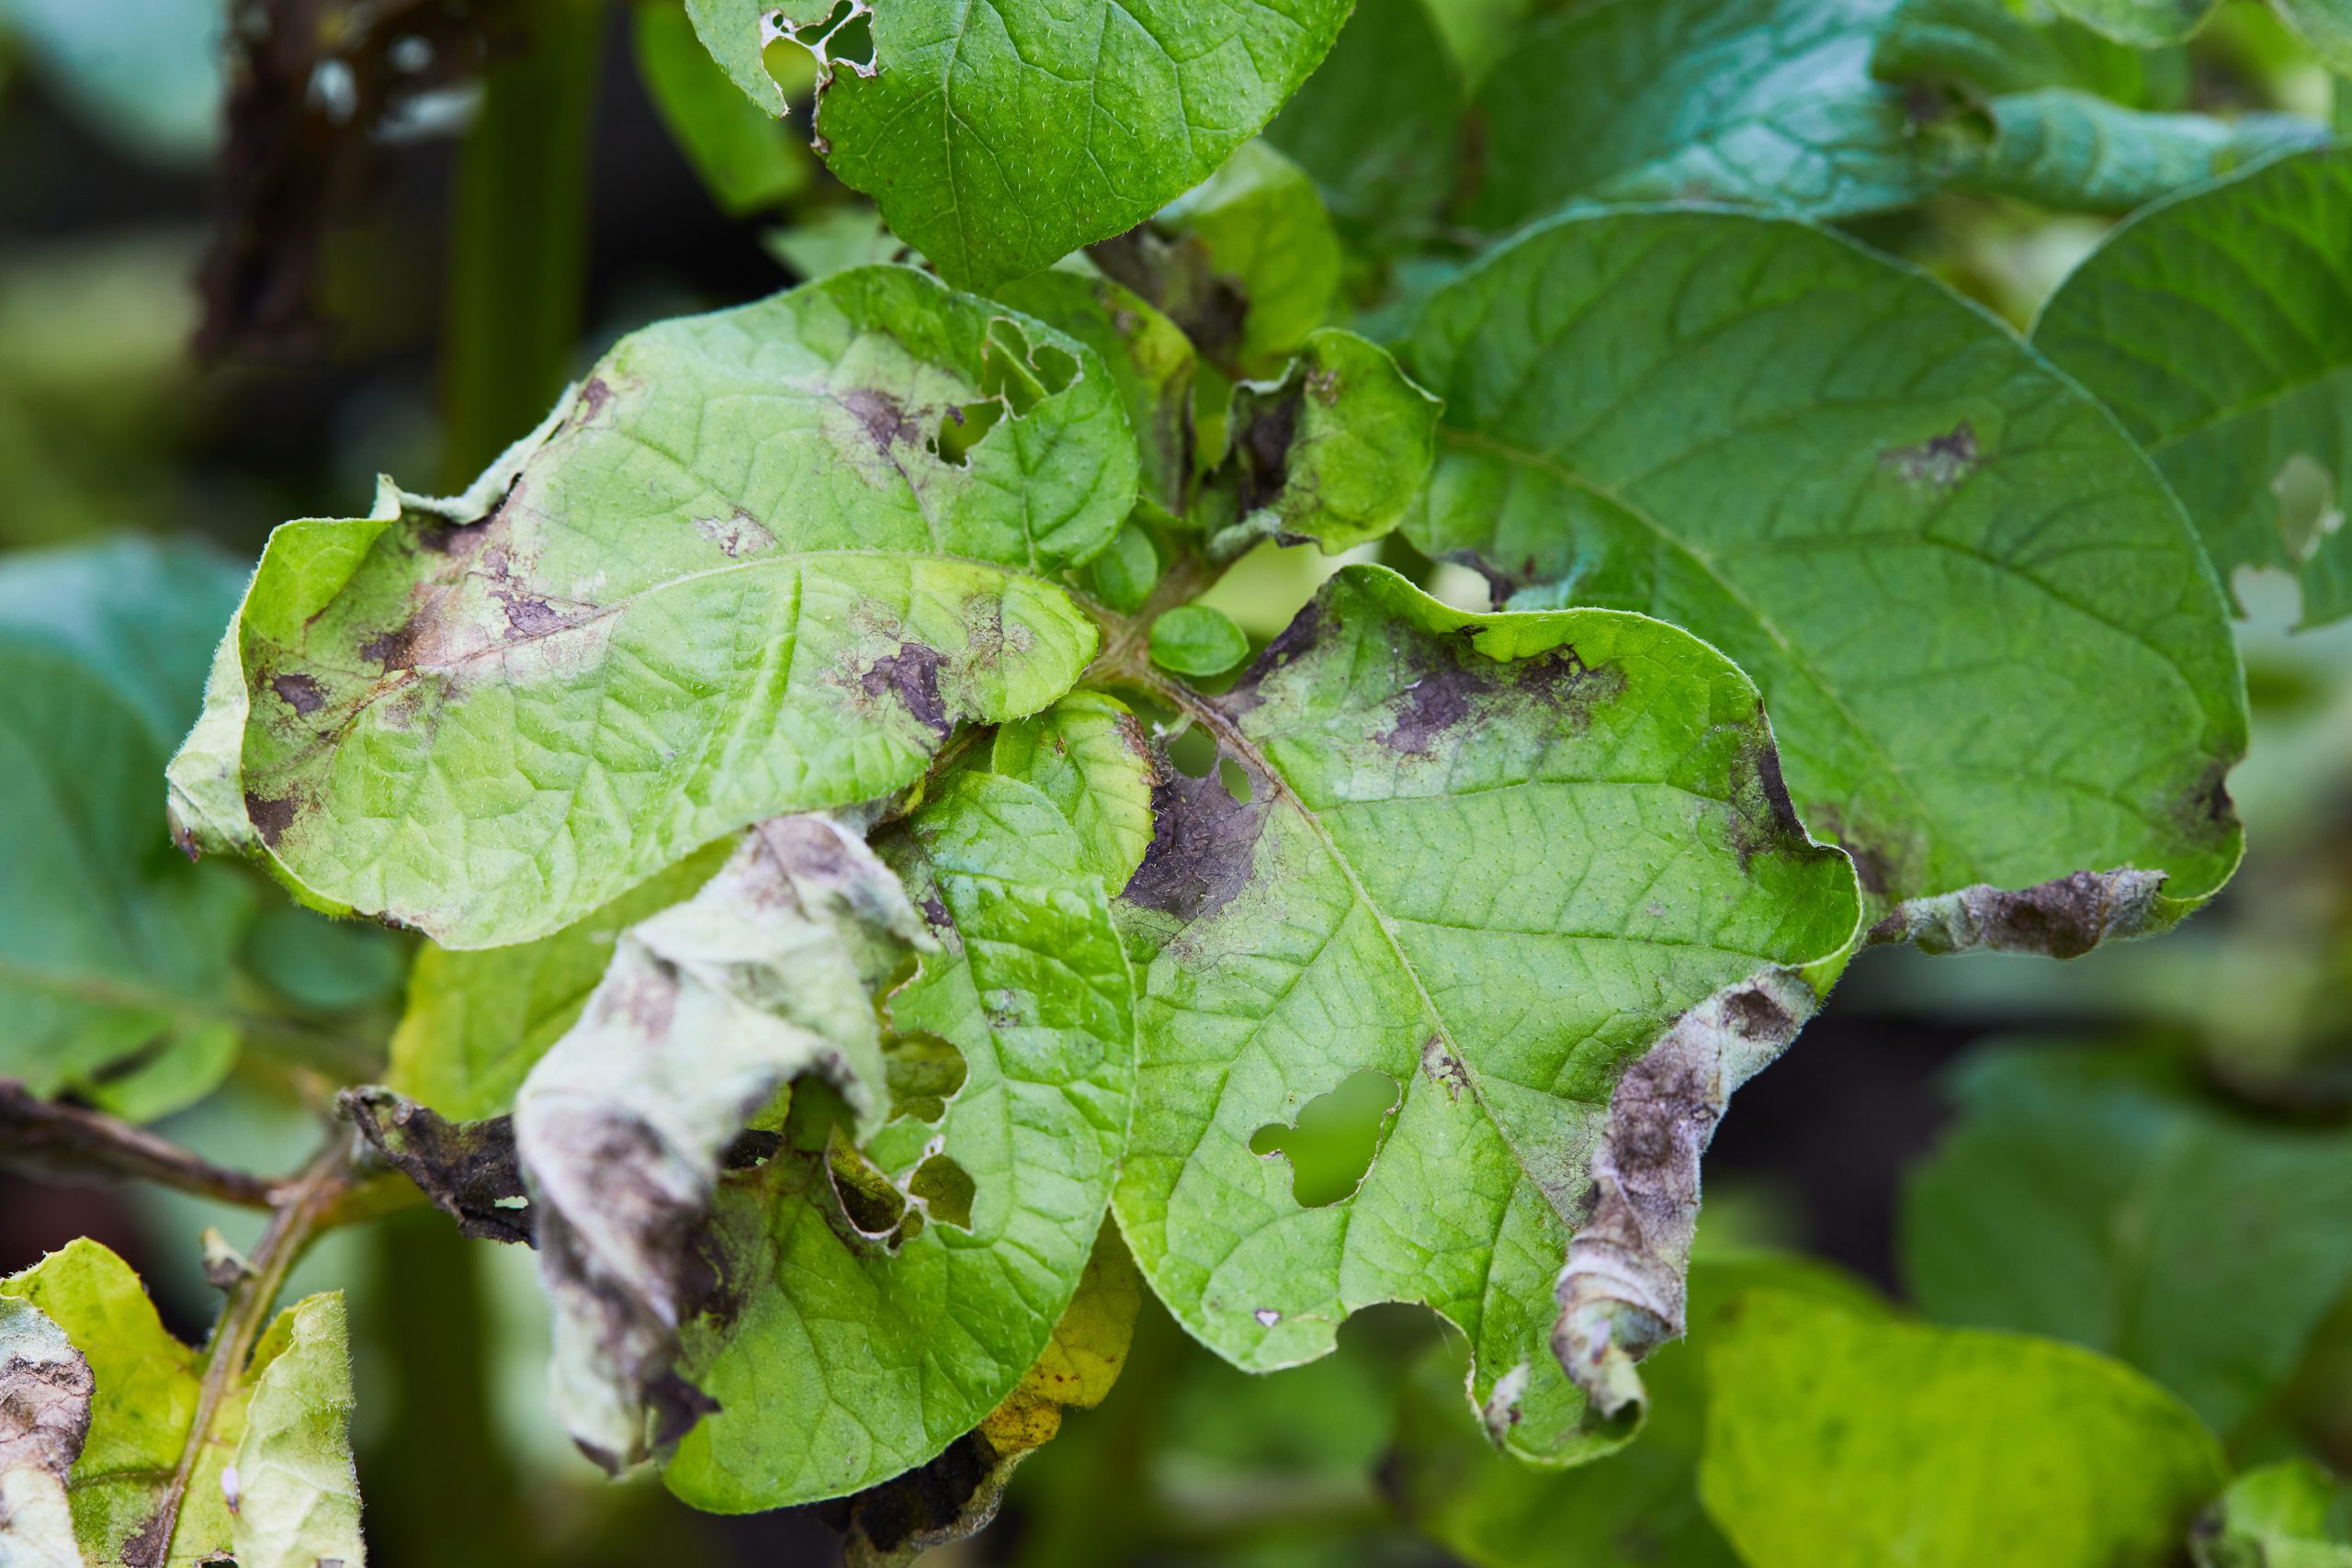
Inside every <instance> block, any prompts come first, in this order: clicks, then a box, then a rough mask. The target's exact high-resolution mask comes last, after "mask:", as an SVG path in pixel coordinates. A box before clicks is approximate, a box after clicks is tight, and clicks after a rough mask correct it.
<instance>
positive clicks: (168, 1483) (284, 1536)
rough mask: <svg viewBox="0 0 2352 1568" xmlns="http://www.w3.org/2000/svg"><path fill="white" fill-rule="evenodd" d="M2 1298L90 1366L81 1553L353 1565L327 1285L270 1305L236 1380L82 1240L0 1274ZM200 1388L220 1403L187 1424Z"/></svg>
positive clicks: (173, 1564) (352, 1499)
mask: <svg viewBox="0 0 2352 1568" xmlns="http://www.w3.org/2000/svg"><path fill="white" fill-rule="evenodd" d="M9 1301H14V1302H19V1303H28V1304H29V1305H31V1306H32V1307H34V1308H37V1309H39V1311H40V1314H42V1315H43V1316H45V1317H46V1318H47V1319H48V1320H49V1321H50V1322H51V1323H52V1324H54V1325H56V1326H57V1327H58V1328H60V1329H62V1330H63V1331H64V1334H65V1336H66V1337H68V1338H69V1339H70V1340H71V1341H72V1348H73V1350H74V1352H76V1353H78V1355H79V1357H80V1359H82V1361H83V1362H84V1363H85V1365H86V1368H87V1374H88V1383H87V1385H86V1387H87V1394H86V1397H87V1399H88V1405H87V1410H86V1423H87V1424H86V1430H85V1435H84V1436H83V1438H82V1439H81V1441H80V1444H79V1451H78V1454H76V1455H74V1457H73V1459H72V1471H71V1472H70V1475H69V1477H68V1480H67V1483H66V1484H67V1493H68V1498H69V1502H70V1506H71V1508H72V1513H73V1521H74V1539H75V1540H77V1541H78V1542H79V1544H80V1547H81V1559H80V1560H85V1561H87V1562H93V1563H118V1562H119V1563H122V1564H125V1565H127V1568H165V1565H166V1564H168V1565H169V1568H195V1565H196V1564H198V1563H204V1562H215V1561H222V1560H227V1559H229V1558H232V1557H233V1558H234V1559H235V1561H236V1562H237V1563H238V1564H239V1568H314V1565H315V1564H317V1563H319V1562H335V1561H338V1560H339V1561H341V1562H344V1563H345V1564H346V1565H347V1568H364V1565H365V1563H366V1562H367V1550H366V1548H365V1546H364V1545H363V1544H362V1542H361V1540H360V1534H359V1495H358V1490H357V1483H356V1478H355V1472H354V1471H353V1468H352V1462H351V1446H350V1439H349V1436H348V1431H347V1428H348V1424H349V1417H350V1412H351V1404H352V1395H351V1371H350V1361H349V1352H348V1350H347V1348H346V1340H345V1328H344V1308H343V1298H342V1295H341V1293H340V1292H326V1293H322V1294H320V1295H313V1296H308V1297H305V1298H304V1299H303V1300H301V1301H300V1302H297V1303H294V1304H293V1305H292V1306H289V1307H288V1308H287V1309H286V1310H285V1311H283V1312H281V1313H279V1314H278V1315H277V1319H276V1321H275V1322H273V1323H272V1324H271V1325H270V1326H269V1327H268V1328H267V1329H266V1330H265V1331H264V1332H263V1334H262V1336H261V1338H260V1340H259V1342H258V1343H257V1344H256V1345H255V1347H254V1353H253V1356H252V1359H250V1360H249V1361H248V1362H247V1363H246V1365H245V1367H244V1368H243V1369H242V1370H241V1371H239V1372H237V1373H235V1374H228V1373H224V1372H222V1371H220V1369H217V1368H210V1367H208V1366H207V1364H206V1360H205V1358H204V1357H203V1356H202V1355H200V1354H199V1353H198V1352H197V1351H194V1350H191V1349H189V1348H187V1347H186V1346H184V1345H182V1344H181V1343H180V1342H179V1341H178V1340H176V1339H175V1338H173V1337H171V1335H170V1334H168V1333H166V1332H165V1331H164V1325H163V1323H162V1322H161V1320H159V1319H158V1318H157V1317H156V1315H155V1308H154V1305H153V1303H151V1302H150V1301H149V1300H148V1299H147V1293H146V1292H145V1291H144V1290H143V1289H142V1288H141V1285H140V1283H139V1278H138V1276H137V1275H135V1274H133V1273H132V1272H131V1271H130V1267H129V1266H128V1265H127V1264H125V1263H124V1262H123V1261H122V1259H120V1258H117V1257H116V1256H115V1255H114V1254H113V1253H111V1252H109V1251H107V1249H106V1248H105V1247H101V1246H99V1245H98V1244H97V1243H96V1242H94V1241H76V1242H74V1243H72V1244H70V1245H69V1246H67V1247H64V1248H63V1249H62V1250H60V1251H57V1252H52V1253H51V1254H50V1255H49V1256H48V1257H46V1258H42V1259H41V1261H40V1263H38V1264H36V1265H34V1266H33V1267H32V1268H30V1269H26V1270H25V1271H24V1272H22V1273H20V1274H17V1275H15V1276H13V1277H11V1278H9V1279H6V1280H0V1303H6V1302H9ZM5 1310H6V1308H5V1306H0V1311H5ZM207 1382H215V1383H217V1385H218V1392H217V1396H216V1397H215V1398H214V1399H213V1401H212V1402H211V1404H210V1405H209V1421H208V1424H207V1426H206V1427H205V1429H204V1430H202V1431H200V1432H199V1431H195V1430H193V1429H192V1428H193V1427H195V1424H196V1422H197V1419H198V1414H199V1411H200V1409H202V1408H204V1404H203V1395H204V1388H205V1384H206V1383H207ZM0 1430H5V1427H0ZM0 1469H6V1466H0ZM0 1544H7V1545H11V1546H13V1545H14V1544H15V1538H14V1537H13V1535H12V1536H10V1537H9V1538H8V1539H7V1540H6V1541H5V1542H0ZM67 1561H69V1562H71V1561H76V1559H71V1558H69V1559H67ZM9 1562H10V1563H11V1568H13V1565H14V1559H13V1558H11V1559H9Z"/></svg>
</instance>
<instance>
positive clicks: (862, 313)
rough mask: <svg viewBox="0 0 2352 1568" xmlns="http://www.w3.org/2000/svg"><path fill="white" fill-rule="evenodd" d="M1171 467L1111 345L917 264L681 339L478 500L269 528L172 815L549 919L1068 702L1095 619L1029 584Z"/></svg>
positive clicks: (388, 886)
mask: <svg viewBox="0 0 2352 1568" xmlns="http://www.w3.org/2000/svg"><path fill="white" fill-rule="evenodd" d="M983 402H985V403H986V404H987V405H988V406H990V407H997V408H1001V410H1002V412H1003V417H1002V418H1001V419H1000V420H998V421H997V422H996V423H995V424H994V426H993V427H991V428H990V429H989V430H988V431H987V432H986V433H985V434H980V435H978V437H977V438H976V440H975V441H974V442H973V443H972V444H971V445H970V446H967V448H966V449H964V450H963V451H961V452H960V453H958V454H956V455H955V457H954V459H953V460H950V458H949V457H944V456H943V455H941V454H940V453H938V452H936V451H934V450H933V449H932V448H931V446H930V440H931V434H930V433H931V432H932V431H933V429H935V428H936V427H937V425H938V424H939V423H941V421H942V420H943V419H944V418H945V416H946V414H947V412H949V411H950V410H951V409H955V408H958V407H962V406H966V405H971V404H976V403H983ZM1136 464H1137V458H1136V447H1135V442H1134V440H1133V438H1132V436H1131V435H1130V434H1129V433H1128V431H1127V428H1126V421H1125V413H1124V412H1123V410H1122V408H1121V406H1120V401H1119V396H1118V392H1117V390H1116V389H1114V387H1113V386H1112V385H1111V384H1110V382H1109V380H1108V378H1106V377H1105V376H1104V375H1103V374H1102V371H1101V367H1100V362H1099V361H1096V360H1094V359H1093V358H1092V356H1091V353H1090V352H1089V351H1088V350H1087V349H1086V348H1085V347H1084V346H1083V345H1081V344H1079V343H1078V342H1077V340H1075V339H1071V338H1066V337H1064V336H1062V335H1061V334H1059V333H1056V332H1054V331H1053V330H1052V329H1051V328H1048V327H1046V326H1045V325H1044V324H1043V323H1040V322H1035V321H1025V320H1024V319H1021V318H1017V317H1016V316H1015V315H1014V314H1013V313H1012V312H1011V311H1010V310H1007V309H1006V308H1005V307H1002V306H1000V305H996V304H993V303H990V302H989V301H986V300H981V299H973V298H971V297H968V296H959V295H955V294H951V293H949V292H948V291H946V290H945V289H944V288H941V287H940V286H939V285H938V284H937V283H936V282H935V281H933V280H932V279H931V278H929V277H928V276H925V275H923V274H922V273H919V272H915V271H913V270H911V269H909V268H902V267H864V268H857V269H853V270H851V271H848V272H844V273H840V274H836V275H835V276H831V277H830V278H828V279H826V280H825V281H824V282H822V283H820V284H817V285H812V286H810V287H809V288H802V289H799V290H797V291H795V292H793V293H789V294H786V295H780V296H777V297H776V298H775V299H769V300H765V301H763V302H761V303H759V304H755V305H751V306H747V307H743V308H741V309H739V310H729V311H722V312H719V313H718V314H716V315H712V316H707V317H700V318H695V319H690V320H686V321H670V322H665V323H662V324H661V325H658V326H655V327H651V328H648V329H646V330H645V331H643V332H640V333H635V334H633V335H632V336H630V337H628V338H627V339H624V340H623V341H622V343H621V344H619V345H618V346H617V347H616V348H615V349H614V350H613V352H612V353H611V354H609V355H606V356H605V359H604V360H603V361H602V362H601V363H600V365H599V366H598V367H597V368H596V371H595V373H594V375H592V376H591V377H590V378H589V379H588V380H587V382H586V383H585V384H584V385H583V386H582V389H580V391H579V393H578V394H577V396H576V397H575V398H571V399H569V400H567V401H566V402H565V404H564V405H563V406H561V407H560V408H559V409H558V410H557V411H556V412H555V413H554V415H553V416H551V417H550V419H549V420H548V423H546V424H545V425H543V426H542V427H541V429H540V430H539V431H537V432H536V433H534V434H533V435H531V436H530V437H527V438H526V440H525V441H523V442H521V443H519V444H517V446H515V448H514V449H512V450H511V451H510V452H509V453H508V454H507V455H506V456H505V457H503V458H502V459H501V461H500V462H499V463H497V464H496V465H493V467H492V468H491V469H490V470H489V471H488V472H487V473H485V474H484V475H483V477H482V478H481V480H479V481H477V483H476V484H475V485H474V486H473V487H472V488H471V489H469V491H467V492H466V493H465V494H464V495H462V496H458V497H452V498H449V499H447V500H446V501H431V500H424V499H421V498H418V497H414V496H411V495H408V494H406V493H405V492H402V491H399V490H398V489H397V488H394V487H390V486H389V485H387V486H386V487H385V488H384V489H383V490H382V491H381V492H380V494H379V501H378V506H377V509H376V511H375V513H373V514H372V515H370V516H369V517H367V518H361V519H350V520H342V521H333V520H327V521H307V522H299V523H293V524H289V525H286V526H285V527H282V528H280V529H278V530H277V533H276V534H274V535H273V536H272V537H271V541H270V544H269V546H268V547H267V549H266V552H265V553H264V556H263V558H262V563H261V567H260V570H259V572H258V574H257V575H256V577H255V578H254V582H253V585H252V587H251V588H250V590H249V591H248V593H247V597H246V600H245V603H244V605H243V608H242V610H241V611H240V613H239V615H238V618H237V620H236V622H235V623H234V624H233V625H232V628H231V632H230V635H229V637H227V638H226V639H224V641H223V643H222V646H221V649H220V654H219V655H218V657H217V659H216V662H215V667H214V671H213V678H212V682H211V684H210V687H209V694H208V706H207V710H206V716H205V717H204V719H203V720H202V721H201V722H200V723H199V725H198V728H197V731H196V733H195V734H194V735H192V736H191V737H190V738H189V739H188V741H187V744H186V745H185V746H183V748H182V750H181V752H180V755H179V756H178V757H177V758H176V759H175V761H174V763H173V767H172V770H171V773H170V777H171V779H172V803H173V804H172V811H173V819H174V822H175V825H176V826H177V827H178V829H180V830H181V831H182V833H183V835H184V836H185V837H186V838H187V840H188V841H191V842H197V843H201V844H204V845H210V846H230V847H236V848H240V849H246V850H252V851H257V852H261V853H263V854H264V855H265V856H266V859H267V860H268V861H269V862H270V863H271V865H272V867H273V869H274V870H276V871H277V873H278V874H280V875H281V876H282V877H284V878H285V879H286V880H287V881H288V883H289V884H290V885H291V886H294V887H295V888H296V890H297V891H298V892H299V893H300V894H301V895H302V896H303V897H305V898H307V899H308V900H309V901H311V902H312V903H314V904H318V905H320V906H322V907H325V908H334V909H356V910H358V911H361V912H364V913H368V914H374V915H378V916H380V917H382V918H384V919H390V920H393V921H396V922H399V923H402V924H406V925H411V926H414V927H417V928H419V929H421V930H424V931H426V932H428V933H429V934H431V935H433V936H434V937H435V939H436V940H437V941H439V942H441V943H442V944H443V945H444V946H447V947H453V948H472V947H487V946H499V945H505V944H509V943H513V942H522V941H526V940H529V939H532V938H535V937H538V936H543V935H546V934H548V932H550V931H554V930H556V929H558V928H560V927H561V926H563V925H567V924H569V923H571V921H572V920H574V919H579V918H580V917H582V916H583V915H585V914H587V913H588V912H589V911H590V910H592V909H593V908H595V907H596V906H597V905H599V904H602V903H604V902H605V901H606V900H608V899H610V898H612V897H615V896H616V895H617V894H619V893H620V892H621V891H623V890H624V889H625V888H627V887H628V886H633V885H635V884H637V883H639V882H641V881H643V880H644V879H645V878H646V877H647V876H649V875H650V874H653V873H655V872H657V871H659V870H660V869H661V868H662V867H663V866H666V865H669V864H671V863H674V862H676V861H678V860H680V859H682V858H683V857H684V855H685V854H686V853H688V852H692V851H693V850H695V849H698V848H700V847H701V846H702V845H703V844H705V843H707V842H709V841H711V840H714V839H717V838H719V837H721V836H723V835H724V834H726V833H729V832H732V831H734V830H736V829H740V828H741V827H742V826H744V825H745V824H746V823H748V822H752V821H755V820H758V819H760V818H764V817H768V816H772V815H775V814H777V813H780V812H788V811H794V810H806V809H840V808H843V807H853V806H856V805H859V804H862V803H864V802H866V801H870V800H874V799H876V798H879V797H881V796H883V795H888V794H889V793H891V792H892V791H894V790H897V789H899V788H903V787H904V786H905V785H907V784H911V783H912V782H913V781H914V779H915V778H916V777H917V776H918V775H919V774H920V773H921V772H922V769H923V767H924V766H925V765H927V763H928V762H929V761H930V759H931V758H932V757H933V755H934V754H935V753H936V752H937V751H938V750H939V749H940V747H941V746H942V744H943V743H944V740H945V739H946V738H947V736H948V735H949V734H950V733H951V732H952V731H953V730H954V728H955V727H956V725H957V724H959V723H963V722H967V721H978V722H1000V721H1002V720H1004V719H1008V718H1012V717H1016V716H1021V715H1023V714H1027V713H1031V712H1034V711H1035V710H1036V709H1037V708H1039V707H1042V706H1044V705H1046V703H1048V702H1050V701H1052V700H1053V699H1054V698H1055V697H1057V696H1058V695H1059V694H1061V693H1062V692H1063V691H1065V690H1067V689H1068V688H1069V685H1070V684H1071V682H1073V681H1074V680H1075V678H1076V676H1077V674H1078V672H1079V671H1080V670H1081V669H1082V668H1083V667H1084V665H1085V662H1086V660H1087V659H1088V658H1090V657H1091V654H1092V652H1093V650H1094V647H1095V644H1096V641H1097V634H1096V632H1095V629H1094V626H1092V624H1091V622H1090V621H1088V620H1087V619H1086V617H1085V616H1084V615H1083V614H1081V613H1080V610H1079V609H1078V607H1077V606H1076V604H1073V603H1072V602H1071V601H1070V599H1069V596H1068V595H1067V594H1066V593H1065V592H1063V591H1062V590H1061V589H1059V588H1057V587H1056V586H1053V585H1052V584H1050V583H1048V582H1046V581H1042V580H1041V579H1040V578H1039V577H1037V576H1033V575H1028V574H1030V573H1045V572H1051V571H1055V570H1059V569H1061V568H1063V567H1066V566H1070V565H1075V564H1078V563H1080V562H1082V561H1084V560H1085V559H1086V558H1088V557H1090V556H1091V554H1093V553H1094V552H1095V551H1097V550H1099V549H1100V548H1102V547H1103V546H1104V545H1106V544H1107V543H1109V541H1110V539H1111V537H1112V536H1113V534H1114V532H1115V530H1116V529H1117V528H1118V526H1119V525H1120V523H1121V521H1122V519H1123V518H1124V517H1125V514H1126V513H1127V511H1128V509H1129V507H1130V505H1131V503H1132V502H1133V500H1134V496H1135V486H1136V471H1137V468H1136ZM713 628H723V635H714V632H713ZM385 788H390V789H393V790H395V791H396V792H398V793H399V794H400V795H401V800H402V802H403V806H402V807H401V810H400V811H398V812H393V813H390V814H387V813H385V812H382V811H380V810H379V809H378V808H377V807H376V805H375V804H373V803H374V802H376V801H377V800H378V798H379V791H380V790H382V789H385ZM428 824H429V825H430V826H429V827H428V826H427V825H428Z"/></svg>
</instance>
